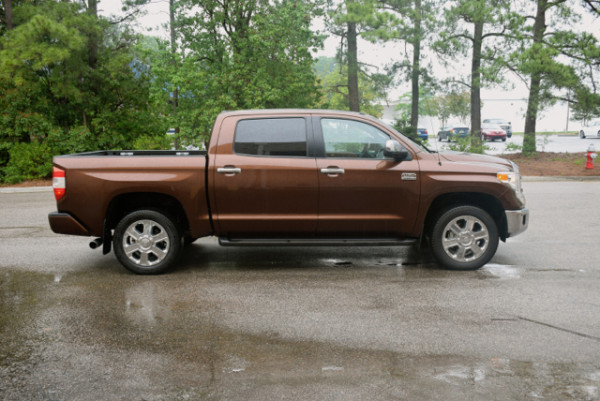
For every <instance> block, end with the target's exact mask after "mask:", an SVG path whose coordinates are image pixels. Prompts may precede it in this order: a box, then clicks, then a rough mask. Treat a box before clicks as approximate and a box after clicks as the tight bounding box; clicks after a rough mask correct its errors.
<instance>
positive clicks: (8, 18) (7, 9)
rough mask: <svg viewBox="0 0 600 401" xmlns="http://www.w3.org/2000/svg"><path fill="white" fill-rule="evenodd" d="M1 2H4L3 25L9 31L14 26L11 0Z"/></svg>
mask: <svg viewBox="0 0 600 401" xmlns="http://www.w3.org/2000/svg"><path fill="white" fill-rule="evenodd" d="M2 4H4V26H6V30H7V31H10V30H11V29H13V28H14V26H13V8H12V0H2Z"/></svg>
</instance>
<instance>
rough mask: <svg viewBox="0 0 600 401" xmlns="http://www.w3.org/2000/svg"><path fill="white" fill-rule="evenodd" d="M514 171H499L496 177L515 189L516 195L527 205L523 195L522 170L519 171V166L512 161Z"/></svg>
mask: <svg viewBox="0 0 600 401" xmlns="http://www.w3.org/2000/svg"><path fill="white" fill-rule="evenodd" d="M511 164H512V167H513V171H499V172H498V173H496V177H498V180H499V181H500V182H503V183H504V184H506V185H509V186H510V187H511V188H512V189H513V191H515V195H516V196H517V199H519V201H521V203H523V206H524V205H525V196H524V195H523V189H522V188H521V172H520V171H519V166H517V165H516V164H515V163H513V162H511Z"/></svg>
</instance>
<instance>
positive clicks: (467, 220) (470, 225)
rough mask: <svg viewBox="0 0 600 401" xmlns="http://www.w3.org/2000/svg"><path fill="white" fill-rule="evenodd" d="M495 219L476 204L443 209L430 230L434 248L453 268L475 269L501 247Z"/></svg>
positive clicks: (449, 266) (448, 266)
mask: <svg viewBox="0 0 600 401" xmlns="http://www.w3.org/2000/svg"><path fill="white" fill-rule="evenodd" d="M498 241H499V239H498V228H497V227H496V223H495V221H494V219H492V217H491V216H490V215H489V214H488V213H487V212H486V211H485V210H483V209H480V208H478V207H475V206H459V207H455V208H452V209H449V210H447V211H446V212H444V213H443V214H442V215H441V216H440V217H439V218H438V219H437V222H436V223H435V225H434V226H433V230H432V232H431V251H432V253H433V255H434V256H435V258H436V259H437V260H438V261H439V262H440V263H441V264H442V265H444V266H445V267H447V268H449V269H452V270H476V269H479V268H480V267H481V266H483V265H485V264H486V263H487V262H489V261H490V259H491V258H492V257H493V256H494V254H495V253H496V250H497V249H498Z"/></svg>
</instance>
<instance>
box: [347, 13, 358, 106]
mask: <svg viewBox="0 0 600 401" xmlns="http://www.w3.org/2000/svg"><path fill="white" fill-rule="evenodd" d="M347 34H348V38H347V39H348V103H349V105H350V111H360V103H359V98H358V46H357V43H356V39H357V34H356V23H354V22H348V31H347Z"/></svg>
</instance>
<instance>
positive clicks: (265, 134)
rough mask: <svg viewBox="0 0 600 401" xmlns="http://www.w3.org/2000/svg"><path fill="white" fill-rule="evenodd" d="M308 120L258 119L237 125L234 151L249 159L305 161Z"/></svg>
mask: <svg viewBox="0 0 600 401" xmlns="http://www.w3.org/2000/svg"><path fill="white" fill-rule="evenodd" d="M306 132H307V130H306V120H305V119H304V118H301V117H298V118H296V117H293V118H257V119H247V120H241V121H239V122H238V124H237V126H236V129H235V138H234V142H233V151H234V153H236V154H240V155H250V156H272V157H277V156H280V157H281V156H285V157H290V156H291V157H305V156H307V155H308V141H307V138H306Z"/></svg>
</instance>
